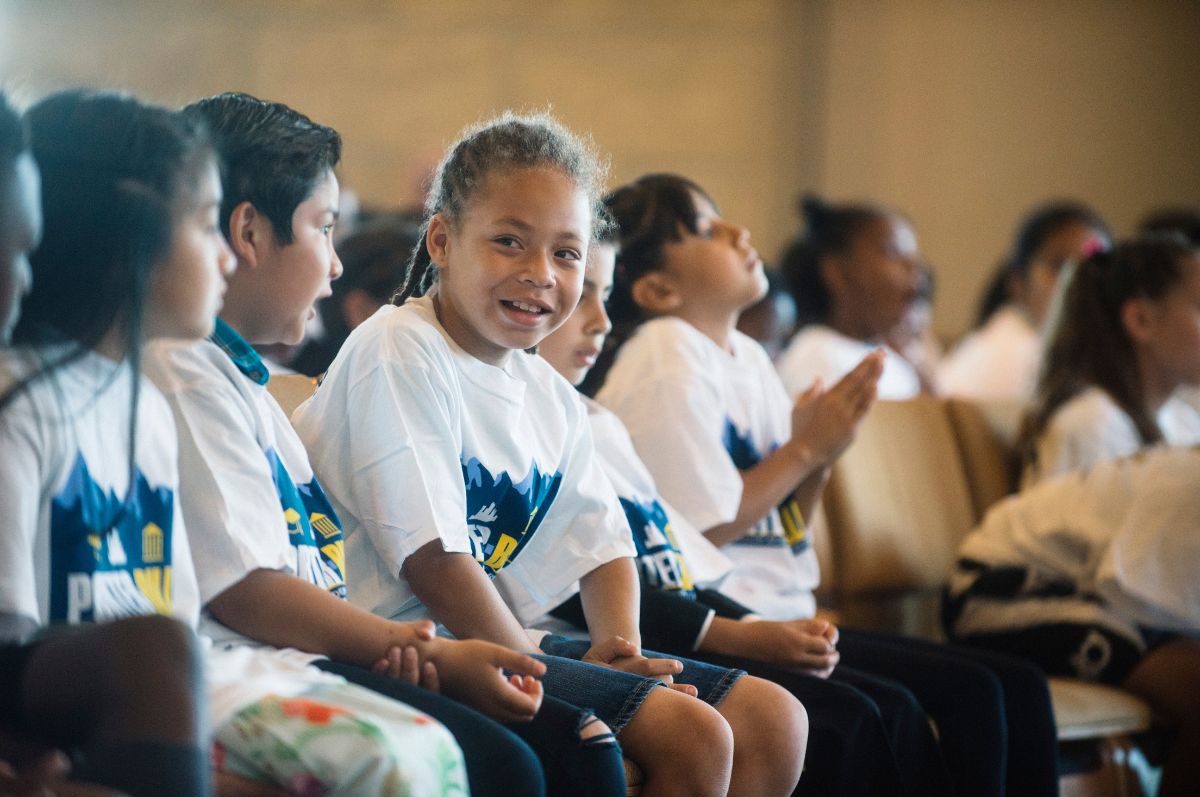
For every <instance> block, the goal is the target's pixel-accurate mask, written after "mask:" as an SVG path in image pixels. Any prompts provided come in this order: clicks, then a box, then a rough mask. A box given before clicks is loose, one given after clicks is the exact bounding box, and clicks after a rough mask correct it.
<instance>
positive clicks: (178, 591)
mask: <svg viewBox="0 0 1200 797" xmlns="http://www.w3.org/2000/svg"><path fill="white" fill-rule="evenodd" d="M38 351H39V350H31V349H27V348H25V349H17V350H8V351H3V352H0V391H3V390H5V389H6V388H7V387H8V386H9V385H11V384H13V383H14V382H15V381H16V380H17V379H19V378H20V376H22V375H24V374H28V373H30V372H31V371H32V370H33V369H34V367H35V366H34V358H36V357H38V356H39V353H37V352H38ZM65 351H66V349H64V348H63V347H54V348H52V349H47V350H40V355H41V356H44V357H45V358H47V359H54V358H56V357H58V356H60V355H61V354H62V353H63V352H65ZM130 390H131V380H130V369H129V366H128V364H127V363H123V364H118V363H115V362H113V361H111V360H108V359H106V358H104V357H102V356H100V355H98V354H94V353H91V352H87V353H85V354H83V355H82V356H81V357H80V358H79V359H78V360H76V361H75V362H73V363H71V364H70V365H67V366H65V367H63V368H60V369H58V370H57V371H54V372H53V374H52V375H51V376H49V377H47V378H41V379H38V380H37V381H35V382H34V383H33V384H32V385H31V386H30V388H29V389H28V390H26V391H25V392H24V393H23V394H22V395H21V396H20V397H19V398H17V399H16V400H15V401H14V402H13V403H12V404H10V405H9V406H8V407H7V408H6V409H5V410H4V411H3V413H2V414H0V452H3V454H2V455H0V507H3V509H4V519H5V522H4V525H3V528H2V529H0V536H2V538H3V540H4V555H3V556H2V557H0V613H7V614H10V615H14V616H16V617H19V618H21V621H22V624H23V625H24V626H25V627H26V628H31V627H34V626H38V627H40V626H45V625H48V624H51V623H67V624H74V623H80V622H93V621H95V622H99V621H105V620H113V619H116V618H120V617H130V616H138V615H144V614H166V615H171V616H173V617H177V618H178V619H180V620H182V621H183V622H185V623H187V624H188V625H190V626H193V627H194V626H195V624H196V617H197V614H198V612H199V606H200V603H199V596H198V594H197V588H196V578H195V574H194V572H193V569H192V560H191V554H190V551H189V549H188V544H187V537H186V535H185V532H184V529H183V523H182V521H181V515H180V506H179V501H178V500H177V493H178V482H177V470H176V447H175V428H174V424H173V423H172V421H171V413H170V410H169V409H168V408H167V405H166V403H165V402H164V401H163V398H162V396H161V395H160V394H159V392H158V391H157V390H155V389H154V387H153V386H152V385H150V384H149V383H148V382H146V380H144V379H143V380H142V384H141V389H140V400H139V403H138V413H137V441H136V445H137V448H136V453H135V460H136V467H135V468H134V470H133V479H134V483H133V487H132V489H131V487H130V467H129V454H128V452H129V406H130ZM9 641H12V640H11V639H10V640H9Z"/></svg>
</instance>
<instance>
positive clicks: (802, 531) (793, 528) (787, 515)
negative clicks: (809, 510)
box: [779, 501, 808, 548]
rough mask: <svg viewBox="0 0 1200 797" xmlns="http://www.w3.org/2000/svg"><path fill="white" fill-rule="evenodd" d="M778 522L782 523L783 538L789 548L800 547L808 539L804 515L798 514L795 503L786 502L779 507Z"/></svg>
mask: <svg viewBox="0 0 1200 797" xmlns="http://www.w3.org/2000/svg"><path fill="white" fill-rule="evenodd" d="M779 520H780V521H781V522H782V523H783V538H784V539H785V540H787V544H788V545H789V546H790V547H792V548H795V547H796V546H797V545H802V544H803V543H804V541H805V540H806V539H807V538H808V527H806V526H805V525H804V515H802V514H801V513H800V507H799V506H798V505H797V504H796V502H795V501H788V502H787V503H785V504H783V505H782V506H780V507H779Z"/></svg>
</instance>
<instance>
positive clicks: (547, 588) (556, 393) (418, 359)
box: [292, 298, 634, 624]
mask: <svg viewBox="0 0 1200 797" xmlns="http://www.w3.org/2000/svg"><path fill="white" fill-rule="evenodd" d="M292 420H293V422H294V423H295V425H296V429H297V430H298V431H299V433H300V437H301V439H303V440H304V443H305V445H306V446H307V447H308V451H309V456H310V457H311V459H312V463H313V467H314V468H315V469H316V471H317V473H318V474H319V475H320V478H321V482H322V483H323V484H324V485H325V488H326V490H327V491H328V493H329V496H330V498H331V499H332V502H333V505H334V508H335V509H336V510H337V512H338V514H339V515H340V516H341V517H342V519H343V521H344V522H345V525H346V556H347V566H348V567H349V569H350V572H351V573H352V574H353V578H352V581H351V585H350V600H351V601H353V602H354V603H355V604H357V605H359V606H362V607H364V608H366V609H369V610H370V611H372V612H375V613H376V614H380V615H383V616H385V617H391V618H395V619H416V618H421V617H427V616H428V612H427V610H426V608H425V607H424V606H423V605H422V604H421V603H420V601H419V600H418V599H417V598H416V596H415V595H413V593H412V590H411V589H410V588H409V586H408V583H407V582H406V581H405V580H404V579H403V578H402V577H401V576H400V568H401V566H402V565H403V564H404V560H405V559H406V558H407V557H408V556H409V555H410V554H412V553H413V552H414V551H416V550H417V549H419V548H421V547H422V546H424V545H426V544H427V543H429V542H432V541H434V540H439V541H440V543H441V545H442V547H443V548H444V549H445V550H446V551H449V552H456V553H467V554H471V555H472V556H473V557H474V558H475V559H476V560H477V561H478V562H479V564H480V566H481V567H482V568H483V569H484V571H485V572H487V574H488V575H489V576H492V577H493V578H494V582H493V583H494V584H495V586H496V589H497V590H498V591H499V593H500V595H501V597H503V599H504V600H505V602H506V603H507V604H508V606H509V608H510V609H512V611H513V613H514V615H515V616H516V617H517V619H518V620H520V621H521V622H522V623H524V624H528V623H530V622H532V621H533V620H535V619H536V618H538V617H539V616H541V615H542V614H543V613H545V612H546V611H548V610H549V609H551V608H553V607H554V606H557V605H558V604H559V603H561V602H562V601H563V600H565V599H566V598H567V597H569V596H570V595H571V594H572V593H573V591H574V590H575V589H576V582H577V581H578V579H579V578H580V577H581V576H583V575H585V574H587V573H589V572H591V571H592V570H594V569H595V568H596V567H598V566H600V565H602V564H604V563H606V562H609V561H612V560H613V559H616V558H619V557H626V556H633V553H634V550H633V545H632V543H631V541H630V538H629V527H628V525H627V524H626V522H625V518H624V516H623V514H622V512H621V509H620V505H619V503H618V501H617V499H616V496H615V494H614V493H613V490H612V486H611V485H610V484H609V482H608V479H607V478H606V477H605V476H604V473H603V472H602V471H601V469H600V468H599V466H598V464H597V463H596V462H595V456H594V453H595V451H594V447H593V443H592V435H591V430H590V428H589V425H588V420H587V410H586V409H585V408H584V406H583V402H582V400H581V399H580V397H579V396H578V394H576V392H575V390H574V389H573V388H572V387H571V386H570V385H569V384H567V382H566V381H565V380H563V379H562V377H560V376H559V375H558V374H557V373H555V372H554V370H553V369H552V368H551V367H550V365H549V364H547V363H546V362H544V361H543V360H542V359H541V358H540V357H537V356H536V355H531V354H527V353H525V352H520V351H517V352H513V353H512V356H511V357H510V358H509V359H508V362H507V363H506V364H505V365H504V366H503V367H497V366H493V365H489V364H487V363H484V362H482V361H480V360H478V359H476V358H475V357H472V356H471V355H469V354H467V353H466V352H465V351H463V350H462V349H461V348H459V347H458V346H457V345H456V344H455V343H454V342H453V341H452V340H451V339H450V337H449V336H448V335H447V333H446V332H445V330H444V329H443V328H442V326H441V324H440V323H438V321H437V318H436V315H435V313H434V310H433V305H432V302H431V301H430V300H429V299H428V298H423V299H416V300H412V301H410V302H408V303H407V304H405V305H404V306H403V307H393V306H390V305H389V306H385V307H383V308H381V309H380V310H379V311H378V312H377V313H376V314H375V315H374V316H372V317H371V318H370V319H369V320H367V321H366V323H364V324H362V325H361V326H360V327H358V328H357V329H355V330H354V332H353V333H352V334H351V335H350V337H349V338H348V339H347V341H346V343H345V344H344V345H343V346H342V349H341V351H340V352H339V353H338V356H337V359H336V360H335V361H334V363H333V365H331V366H330V368H329V371H328V372H327V373H326V375H325V379H324V381H323V382H322V384H321V386H320V387H319V388H318V389H317V391H316V393H315V394H314V395H313V397H312V398H311V399H310V400H309V401H307V402H305V403H304V404H302V405H301V406H300V407H299V408H297V410H296V412H295V413H294V415H293V417H292Z"/></svg>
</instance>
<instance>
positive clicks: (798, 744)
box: [719, 676, 808, 772]
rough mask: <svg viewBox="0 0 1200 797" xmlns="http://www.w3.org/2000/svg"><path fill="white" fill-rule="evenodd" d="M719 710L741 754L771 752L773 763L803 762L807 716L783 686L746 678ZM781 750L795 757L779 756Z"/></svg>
mask: <svg viewBox="0 0 1200 797" xmlns="http://www.w3.org/2000/svg"><path fill="white" fill-rule="evenodd" d="M719 709H720V711H721V713H722V715H724V717H725V718H726V719H727V720H728V721H729V724H730V726H731V727H732V729H733V733H734V738H735V740H736V741H735V744H736V745H737V748H736V749H737V750H738V752H739V754H740V753H742V752H743V751H745V750H757V751H764V752H765V751H771V754H770V755H771V758H772V760H775V761H778V762H780V763H783V762H785V761H797V760H799V761H803V755H804V751H805V749H806V748H807V746H808V712H807V711H806V710H805V708H804V706H803V705H802V704H801V703H800V701H799V700H797V699H796V698H795V696H793V695H792V693H791V692H789V691H787V690H786V689H784V688H783V687H782V686H779V685H778V684H776V683H773V682H771V681H766V680H763V679H761V678H754V677H752V676H743V677H742V678H741V679H739V680H738V682H737V683H736V684H734V686H733V689H731V690H730V692H729V694H728V695H727V696H726V698H725V700H724V701H722V702H721V703H720V705H719ZM780 750H791V751H793V752H795V754H796V755H795V757H794V758H786V757H783V756H778V755H777V753H778V751H780ZM797 772H799V770H798V768H797Z"/></svg>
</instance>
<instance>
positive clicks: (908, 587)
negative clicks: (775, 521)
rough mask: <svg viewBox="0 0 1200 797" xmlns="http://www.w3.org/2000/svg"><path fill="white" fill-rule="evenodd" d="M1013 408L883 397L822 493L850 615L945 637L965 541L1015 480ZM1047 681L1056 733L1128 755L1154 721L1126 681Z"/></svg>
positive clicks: (1108, 753)
mask: <svg viewBox="0 0 1200 797" xmlns="http://www.w3.org/2000/svg"><path fill="white" fill-rule="evenodd" d="M1017 417H1018V411H1017V410H1016V409H1015V408H1013V407H1012V406H1011V405H974V404H970V403H967V402H960V401H943V400H940V399H935V398H929V397H922V398H917V399H913V400H910V401H902V402H879V403H877V404H876V406H875V407H874V408H873V409H872V410H871V412H870V414H869V415H868V416H867V417H866V419H864V421H863V424H862V427H861V428H860V430H859V433H858V436H857V438H856V439H855V441H854V443H853V444H852V445H851V446H850V448H849V449H848V450H847V451H846V452H845V454H843V456H842V457H841V459H840V460H839V461H838V463H837V465H836V466H835V467H834V470H833V474H832V476H831V478H830V482H829V486H828V487H827V489H826V492H825V496H824V499H823V504H824V510H825V516H826V521H827V526H828V528H827V529H826V530H825V534H826V536H827V537H828V543H829V544H830V546H831V549H832V555H831V556H830V557H829V558H830V559H831V560H832V568H831V569H832V571H833V575H834V581H835V587H834V588H833V590H832V591H831V594H830V596H829V600H830V602H831V604H832V606H833V607H834V608H835V609H836V610H837V611H838V612H839V614H840V615H841V618H842V621H843V622H844V623H846V624H847V625H857V626H863V627H870V628H878V629H882V630H891V631H896V632H899V633H904V634H909V635H913V636H921V637H925V638H932V639H940V638H941V628H940V623H939V620H938V617H939V611H938V604H939V598H940V593H941V590H942V588H943V585H944V584H945V579H946V575H947V574H948V573H949V571H950V569H951V566H952V565H953V563H954V559H955V556H956V551H957V548H958V545H959V543H960V542H961V540H962V538H963V536H965V534H966V533H967V532H968V531H970V529H971V528H973V527H974V526H975V525H976V523H978V521H979V520H980V519H981V518H982V516H983V514H984V512H985V511H986V509H987V508H988V507H989V506H990V505H991V504H992V503H994V502H995V501H996V500H998V499H999V498H1002V497H1003V496H1005V495H1007V494H1008V493H1009V492H1011V489H1012V486H1013V485H1014V484H1015V481H1014V477H1015V462H1014V461H1013V456H1012V445H1011V444H1012V440H1013V439H1014V438H1015V433H1016V428H1017V426H1016V419H1017ZM1050 689H1051V696H1052V698H1053V701H1054V711H1055V720H1056V723H1057V726H1058V734H1059V739H1060V741H1062V742H1077V741H1080V740H1095V741H1096V742H1097V743H1098V745H1099V746H1100V747H1101V757H1102V758H1120V757H1121V755H1120V751H1121V750H1127V749H1129V746H1130V744H1129V736H1130V735H1131V734H1135V733H1140V732H1142V731H1145V730H1147V729H1148V728H1149V727H1150V724H1151V716H1150V710H1149V707H1148V706H1147V705H1146V704H1145V702H1144V701H1142V700H1141V699H1140V698H1138V697H1136V696H1134V695H1132V694H1129V693H1127V692H1124V691H1122V690H1119V689H1112V688H1110V687H1105V686H1099V685H1096V684H1089V683H1085V682H1083V681H1077V680H1073V679H1060V678H1052V679H1051V684H1050ZM1065 786H1066V783H1065V782H1064V787H1065ZM1092 793H1094V791H1093V792H1092ZM1106 793H1126V792H1111V791H1110V792H1106Z"/></svg>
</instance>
